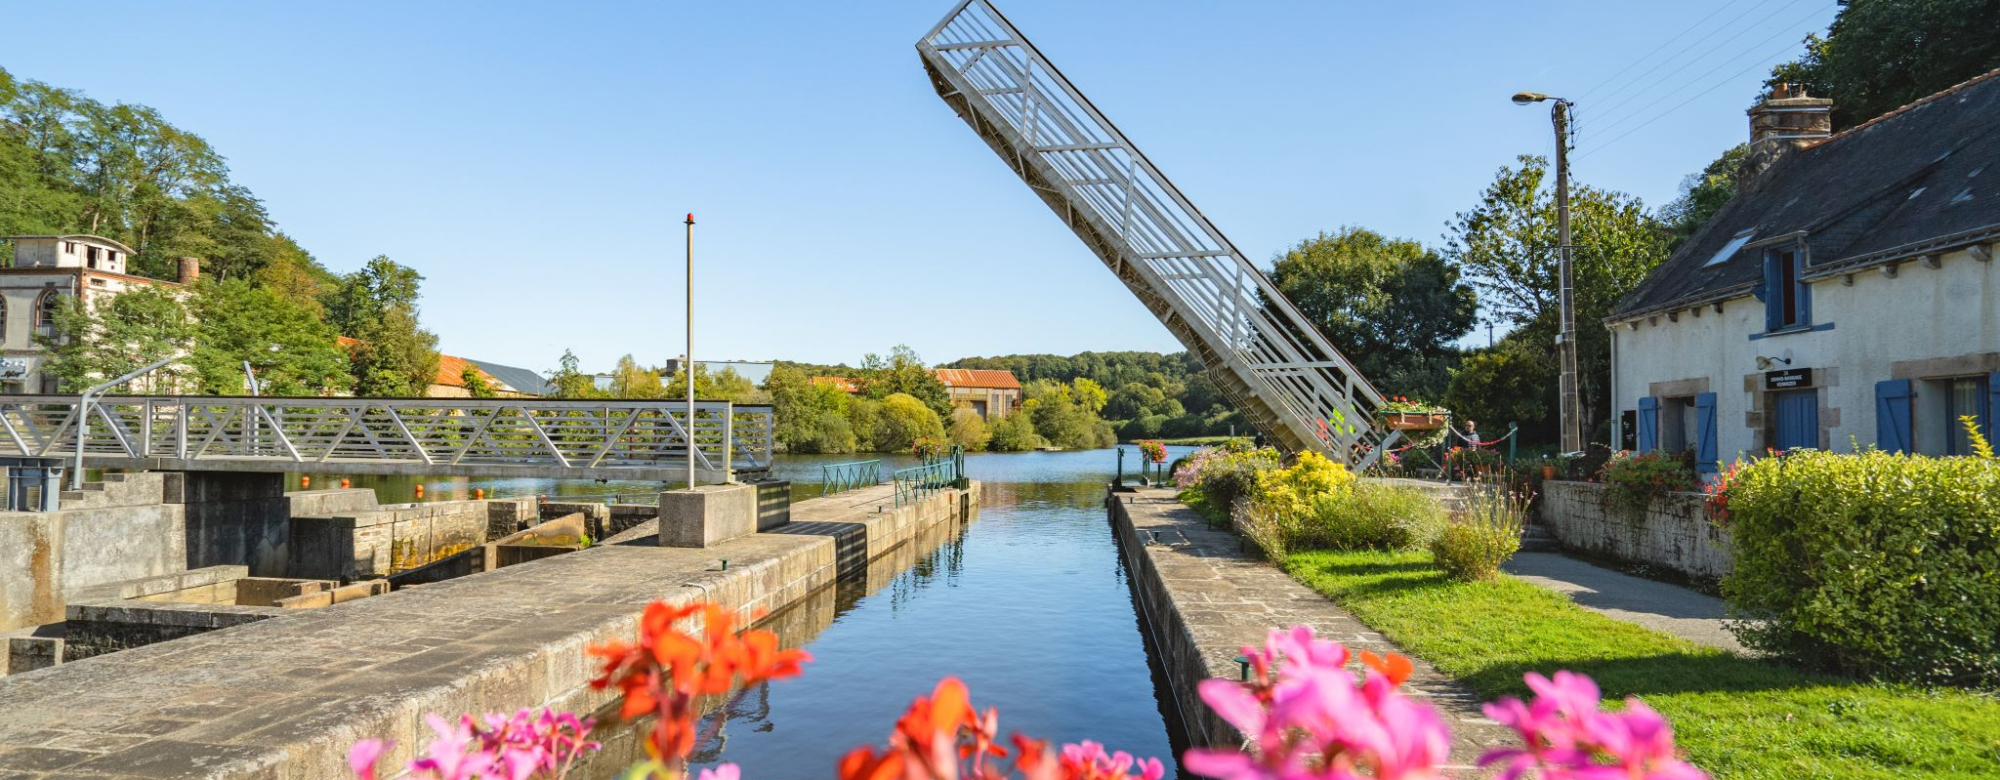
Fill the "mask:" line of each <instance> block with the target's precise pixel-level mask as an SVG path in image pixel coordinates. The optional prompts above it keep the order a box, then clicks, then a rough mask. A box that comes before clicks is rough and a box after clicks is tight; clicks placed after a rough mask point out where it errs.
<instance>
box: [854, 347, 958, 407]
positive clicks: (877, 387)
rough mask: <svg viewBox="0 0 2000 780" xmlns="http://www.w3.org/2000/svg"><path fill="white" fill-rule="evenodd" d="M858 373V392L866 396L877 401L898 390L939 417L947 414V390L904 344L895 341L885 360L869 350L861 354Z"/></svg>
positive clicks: (934, 373)
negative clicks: (859, 390)
mask: <svg viewBox="0 0 2000 780" xmlns="http://www.w3.org/2000/svg"><path fill="white" fill-rule="evenodd" d="M859 373H860V378H861V380H862V384H861V387H862V392H864V393H866V394H867V396H868V397H869V398H874V399H877V400H881V399H884V398H887V397H889V396H891V395H894V394H896V393H902V394H904V395H908V396H911V397H914V398H916V399H917V400H919V401H922V402H923V404H924V405H925V406H928V407H930V409H931V411H933V412H935V413H937V415H938V418H939V419H943V418H944V417H945V416H946V415H949V414H951V392H950V391H949V390H947V389H945V386H944V382H942V381H939V380H938V378H937V373H936V372H934V371H932V370H930V369H929V368H926V367H925V366H924V361H923V358H922V357H919V356H918V355H917V353H916V351H915V350H912V349H910V348H909V346H908V345H905V344H897V345H896V346H895V348H894V349H891V350H889V357H888V359H886V360H885V359H883V358H882V357H881V356H880V355H876V354H874V353H872V352H871V353H869V354H867V355H864V356H863V357H862V358H861V370H860V372H859Z"/></svg>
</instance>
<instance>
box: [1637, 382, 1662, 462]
mask: <svg viewBox="0 0 2000 780" xmlns="http://www.w3.org/2000/svg"><path fill="white" fill-rule="evenodd" d="M1659 448H1660V399H1658V398H1654V397H1652V396H1650V395H1649V396H1646V397H1645V398H1641V399H1639V451H1640V452H1652V451H1653V450H1657V449H1659Z"/></svg>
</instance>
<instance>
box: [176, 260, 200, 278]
mask: <svg viewBox="0 0 2000 780" xmlns="http://www.w3.org/2000/svg"><path fill="white" fill-rule="evenodd" d="M199 279H201V258H198V257H183V258H181V259H180V272H179V273H178V274H176V275H175V276H174V281H176V282H180V283H181V284H194V283H195V281H196V280H199Z"/></svg>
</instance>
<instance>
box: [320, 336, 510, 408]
mask: <svg viewBox="0 0 2000 780" xmlns="http://www.w3.org/2000/svg"><path fill="white" fill-rule="evenodd" d="M340 346H341V347H342V348H344V349H346V350H348V351H349V352H352V351H353V350H354V348H355V347H358V346H361V342H360V341H359V340H358V339H353V338H349V337H347V336H341V337H340ZM468 370H470V371H471V372H473V373H474V374H477V375H478V376H479V378H480V379H482V380H485V383H486V386H487V387H489V388H492V390H493V395H494V397H496V398H539V397H541V396H544V395H548V394H549V387H548V382H547V380H544V379H542V378H541V375H539V374H536V373H535V372H533V371H529V370H527V369H525V368H514V367H512V366H503V365H499V364H497V363H488V362H486V361H483V360H470V359H467V358H462V357H459V356H457V355H447V354H444V353H442V352H440V353H438V370H437V376H435V377H432V379H431V383H430V385H429V386H427V387H425V388H424V397H425V398H471V397H472V388H470V387H467V386H466V384H465V377H466V372H467V371H468Z"/></svg>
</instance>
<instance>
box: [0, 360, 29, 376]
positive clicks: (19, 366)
mask: <svg viewBox="0 0 2000 780" xmlns="http://www.w3.org/2000/svg"><path fill="white" fill-rule="evenodd" d="M27 375H28V359H27V358H0V379H20V378H22V377H25V376H27Z"/></svg>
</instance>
